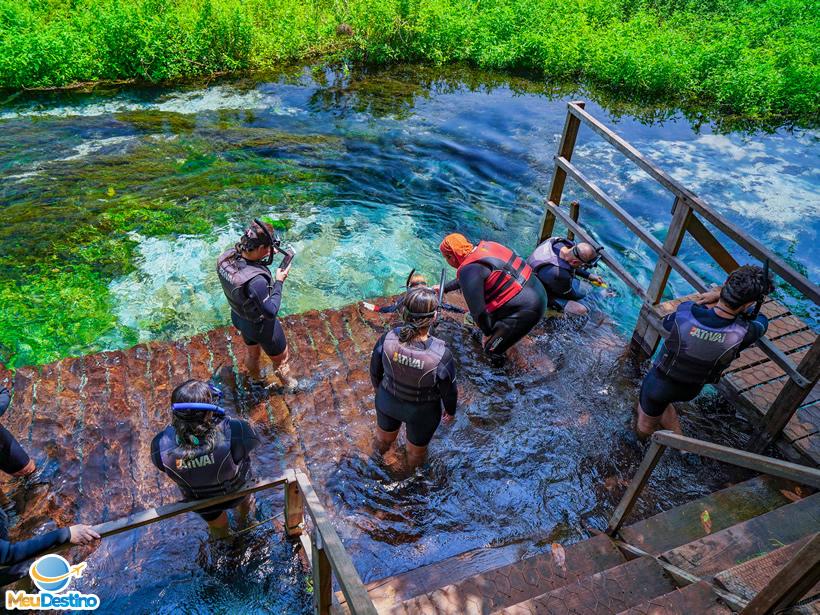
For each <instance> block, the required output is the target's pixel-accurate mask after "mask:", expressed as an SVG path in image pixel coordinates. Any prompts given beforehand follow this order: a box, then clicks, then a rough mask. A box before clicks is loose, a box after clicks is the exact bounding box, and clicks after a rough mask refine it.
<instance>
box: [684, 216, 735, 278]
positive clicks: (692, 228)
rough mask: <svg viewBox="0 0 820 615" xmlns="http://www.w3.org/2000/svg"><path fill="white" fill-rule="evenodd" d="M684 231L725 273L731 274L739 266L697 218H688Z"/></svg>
mask: <svg viewBox="0 0 820 615" xmlns="http://www.w3.org/2000/svg"><path fill="white" fill-rule="evenodd" d="M686 230H687V231H689V234H690V235H692V237H693V238H694V240H695V241H697V242H698V244H700V247H702V248H703V249H704V250H706V253H707V254H708V255H709V256H711V257H712V258H713V259H715V262H716V263H717V264H718V265H720V267H721V269H723V270H724V271H725V272H726V273H732V272H733V271H734V270H735V269H737V268H738V267H739V266H740V265H738V262H737V261H736V260H735V259H734V257H733V256H732V255H731V254H729V251H728V250H727V249H726V248H724V247H723V244H722V243H720V241H718V238H717V237H715V236H714V235H713V234H712V233H711V231H709V229H708V228H706V227H705V226H703V222H701V221H700V219H699V218H698V217H697V216H695V215H692V216H690V217H689V222H688V223H687V225H686Z"/></svg>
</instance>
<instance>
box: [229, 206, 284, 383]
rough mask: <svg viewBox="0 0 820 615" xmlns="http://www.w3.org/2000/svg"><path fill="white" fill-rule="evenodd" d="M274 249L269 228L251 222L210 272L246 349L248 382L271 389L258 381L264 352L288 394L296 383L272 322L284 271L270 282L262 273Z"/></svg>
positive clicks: (280, 335)
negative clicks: (216, 276) (249, 379)
mask: <svg viewBox="0 0 820 615" xmlns="http://www.w3.org/2000/svg"><path fill="white" fill-rule="evenodd" d="M277 243H278V242H276V241H275V239H274V230H273V226H272V225H270V224H268V223H266V222H261V221H259V220H254V222H253V224H252V225H251V226H250V227H249V228H248V230H246V231H245V233H244V234H243V235H242V237H240V238H239V242H238V243H237V244H236V245H235V246H234V247H233V248H231V249H230V250H228V251H226V252H224V253H223V254H222V255H221V256H220V257H219V259H218V260H217V263H216V271H217V274H218V275H219V281H220V283H221V284H222V290H223V291H224V293H225V297H226V298H227V299H228V304H229V305H230V306H231V322H233V325H234V326H235V327H236V328H237V329H239V332H240V333H241V334H242V340H243V341H244V342H245V345H246V346H247V347H248V353H247V355H246V358H245V369H247V370H248V372H249V374H250V377H251V378H252V379H254V380H257V381H260V382H262V383H263V384H264V385H265V386H270V385H271V384H272V383H271V382H268V381H267V380H265V379H264V378H263V376H262V370H261V368H260V364H259V360H260V358H261V350H264V351H265V354H266V355H267V356H268V358H269V359H270V362H271V364H272V365H273V369H274V375H275V376H276V377H277V378H279V380H280V381H281V382H282V385H283V386H284V387H285V388H287V389H291V390H292V389H295V388H296V387H297V386H298V384H299V383H298V382H297V381H296V380H295V379H294V378H293V377H292V376H291V375H290V370H289V368H288V342H287V339H286V338H285V331H284V329H283V328H282V323H280V322H279V319H278V318H277V317H276V316H277V314H278V313H279V307H280V305H281V303H282V287H283V285H284V283H285V280H286V279H287V278H288V273H289V272H290V266H288V268H287V269H277V270H276V274H275V276H272V275H271V272H270V269H268V266H269V265H270V264H271V262H272V259H273V255H274V253H275V252H276V244H277ZM260 347H261V350H260Z"/></svg>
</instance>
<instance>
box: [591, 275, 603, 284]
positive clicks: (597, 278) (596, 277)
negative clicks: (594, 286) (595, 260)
mask: <svg viewBox="0 0 820 615" xmlns="http://www.w3.org/2000/svg"><path fill="white" fill-rule="evenodd" d="M589 279H590V280H592V281H593V282H597V283H598V284H603V283H604V279H603V278H602V277H601V276H599V275H591V276H589Z"/></svg>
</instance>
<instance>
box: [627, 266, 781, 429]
mask: <svg viewBox="0 0 820 615" xmlns="http://www.w3.org/2000/svg"><path fill="white" fill-rule="evenodd" d="M772 289H773V287H772V282H771V279H770V278H769V277H768V276H767V274H766V273H765V272H764V270H763V269H762V268H760V267H757V266H755V265H744V266H743V267H740V268H738V269H736V270H735V271H733V272H732V274H731V275H730V276H729V277H728V279H727V280H726V283H725V284H724V285H723V286H722V287H721V288H719V289H717V290H715V291H710V292H708V293H705V294H704V295H702V296H701V299H700V303H694V302H692V301H685V302H684V303H681V304H680V305H679V306H678V308H677V310H676V311H675V312H674V313H673V314H669V315H668V316H666V318H664V319H663V322H662V325H663V328H664V330H665V331H666V332H667V333H668V336H667V338H666V340H664V343H663V347H662V348H661V352H660V354H659V355H658V358H657V359H655V362H654V364H653V365H652V369H650V370H649V372H648V373H647V374H646V376H645V377H644V380H643V383H642V384H641V393H640V400H639V402H638V420H637V424H636V428H635V430H636V432H637V434H638V436H639V437H641V438H647V437H649V436H651V435H652V434H653V433H654V432H655V431H656V430H657V429H659V428H662V429H669V430H671V431H674V432H675V433H681V427H680V422H679V420H678V413H677V411H676V410H675V407H674V406H673V405H672V404H673V403H674V402H678V401H690V400H692V399H694V398H695V397H697V395H698V394H699V393H700V392H701V389H703V387H704V385H705V384H707V383H710V382H717V381H718V380H719V379H720V376H721V374H722V373H723V370H725V369H726V368H727V367H729V365H730V364H731V363H732V361H734V360H735V359H736V358H737V356H738V354H740V352H741V351H742V350H744V349H745V348H748V347H749V346H751V345H752V344H754V343H755V342H756V341H757V340H759V339H760V338H761V337H763V335H765V333H766V330H767V329H768V327H769V321H768V320H767V319H766V317H765V316H763V315H762V314H752V313H750V310H751V309H752V307H753V306H754V304H755V302H757V301H758V300H762V298H763V297H764V296H765V295H767V294H768V293H770V292H771V291H772Z"/></svg>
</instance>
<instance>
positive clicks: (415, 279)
mask: <svg viewBox="0 0 820 615" xmlns="http://www.w3.org/2000/svg"><path fill="white" fill-rule="evenodd" d="M414 271H415V270H414ZM419 286H427V279H426V278H425V277H424V276H423V275H421V274H420V273H411V274H410V277H408V278H407V290H408V291H409V290H410V289H411V288H417V287H419ZM433 290H434V291H436V290H438V287H436V288H433ZM406 296H407V292H405V293H404V294H403V295H401V296H400V297H399V298H398V299H396V301H395V302H394V303H391V304H390V305H373V304H372V303H368V302H366V301H363V302H362V305H363V306H364V308H365V309H367V310H370V311H371V312H379V313H380V314H392V313H394V312H399V311H401V308H402V305H404V299H405V297H406ZM440 307H441V309H442V310H444V311H446V312H454V313H456V314H463V313H464V310H463V309H461V308H460V307H458V306H455V305H450V304H449V303H442V304H441V306H440Z"/></svg>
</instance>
